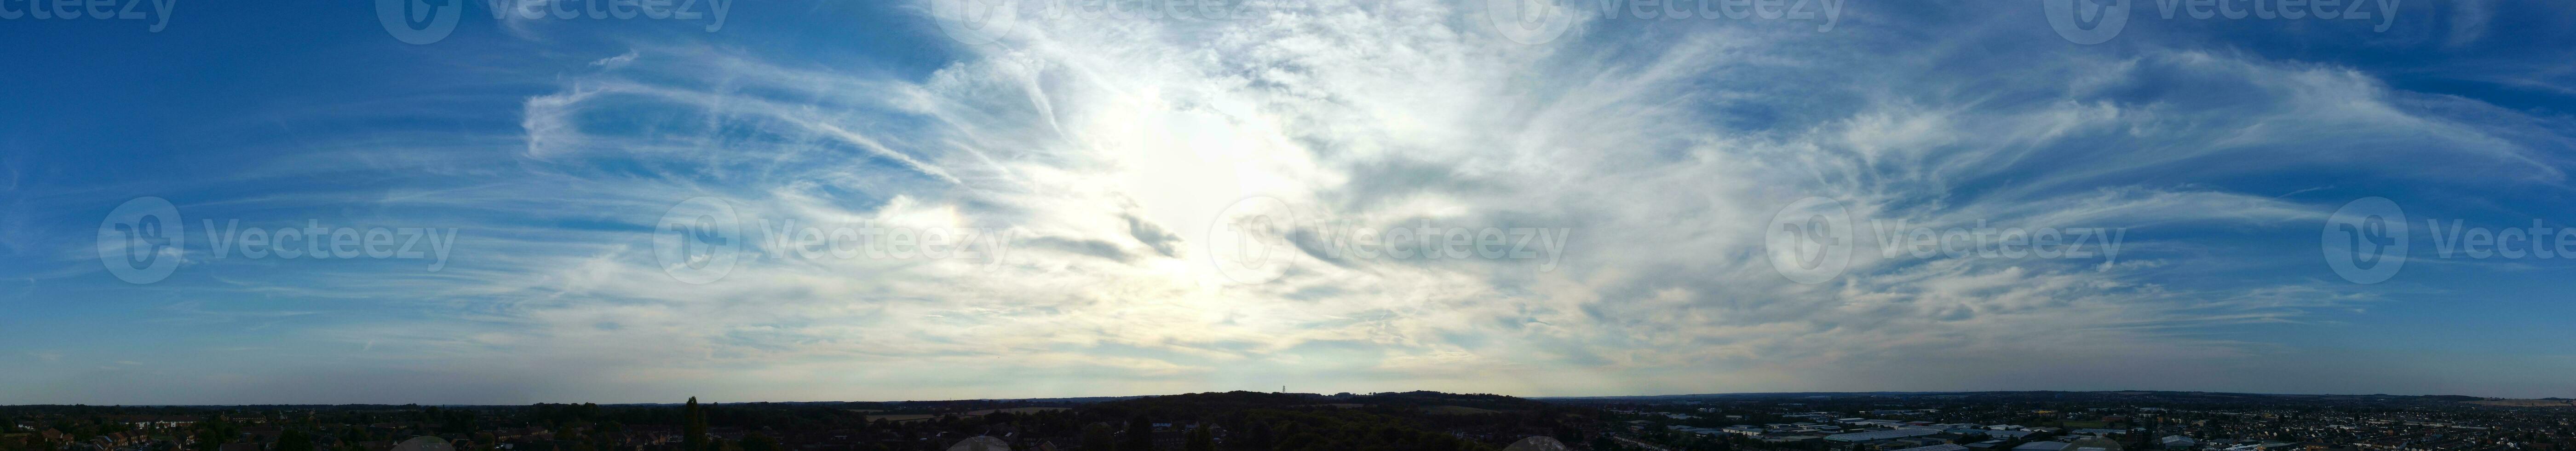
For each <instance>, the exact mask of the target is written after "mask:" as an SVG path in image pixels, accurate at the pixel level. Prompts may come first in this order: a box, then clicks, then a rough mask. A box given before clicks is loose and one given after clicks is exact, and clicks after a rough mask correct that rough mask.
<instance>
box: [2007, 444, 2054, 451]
mask: <svg viewBox="0 0 2576 451" xmlns="http://www.w3.org/2000/svg"><path fill="white" fill-rule="evenodd" d="M2066 445H2067V443H2066V442H2030V443H2023V444H2021V446H2015V447H2013V451H2066Z"/></svg>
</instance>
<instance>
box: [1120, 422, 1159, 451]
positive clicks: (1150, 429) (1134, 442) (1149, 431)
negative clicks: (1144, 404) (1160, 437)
mask: <svg viewBox="0 0 2576 451" xmlns="http://www.w3.org/2000/svg"><path fill="white" fill-rule="evenodd" d="M1118 451H1154V422H1153V421H1151V420H1147V419H1145V416H1144V415H1137V416H1136V418H1132V419H1128V420H1127V437H1126V438H1125V439H1123V440H1120V441H1119V444H1118Z"/></svg>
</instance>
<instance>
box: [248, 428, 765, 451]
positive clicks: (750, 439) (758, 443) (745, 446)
mask: <svg viewBox="0 0 2576 451" xmlns="http://www.w3.org/2000/svg"><path fill="white" fill-rule="evenodd" d="M280 451H283V450H280ZM742 451H781V448H780V447H779V446H778V439H774V438H769V436H767V435H762V434H761V433H758V432H753V433H751V435H747V436H743V438H742Z"/></svg>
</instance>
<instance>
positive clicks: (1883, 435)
mask: <svg viewBox="0 0 2576 451" xmlns="http://www.w3.org/2000/svg"><path fill="white" fill-rule="evenodd" d="M1939 433H1941V430H1939V429H1886V430H1877V431H1863V432H1849V433H1842V434H1834V435H1828V436H1825V441H1829V442H1846V443H1854V442H1867V441H1877V440H1890V439H1900V438H1906V437H1922V436H1926V435H1933V434H1939ZM2049 451H2055V450H2049Z"/></svg>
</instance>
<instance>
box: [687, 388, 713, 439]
mask: <svg viewBox="0 0 2576 451" xmlns="http://www.w3.org/2000/svg"><path fill="white" fill-rule="evenodd" d="M680 417H681V418H680V421H681V423H682V424H683V426H681V428H680V434H682V436H681V437H680V450H681V451H711V450H709V449H707V412H706V410H704V409H703V408H701V407H698V397H696V396H691V397H689V403H688V404H687V405H684V406H681V407H680Z"/></svg>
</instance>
